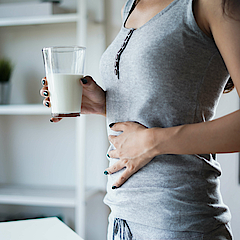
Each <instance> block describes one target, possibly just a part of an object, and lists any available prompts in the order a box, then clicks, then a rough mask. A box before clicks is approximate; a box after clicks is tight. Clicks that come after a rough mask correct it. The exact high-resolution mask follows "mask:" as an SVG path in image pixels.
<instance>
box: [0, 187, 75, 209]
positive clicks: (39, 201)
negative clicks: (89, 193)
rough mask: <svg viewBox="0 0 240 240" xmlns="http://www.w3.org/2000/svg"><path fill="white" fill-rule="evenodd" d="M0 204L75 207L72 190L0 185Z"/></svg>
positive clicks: (73, 191)
mask: <svg viewBox="0 0 240 240" xmlns="http://www.w3.org/2000/svg"><path fill="white" fill-rule="evenodd" d="M0 204H14V205H28V206H29V205H31V206H52V207H75V205H76V203H75V190H74V189H73V188H46V187H44V188H40V187H34V188H33V187H29V186H17V185H0Z"/></svg>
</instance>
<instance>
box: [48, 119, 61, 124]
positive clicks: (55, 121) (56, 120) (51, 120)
mask: <svg viewBox="0 0 240 240" xmlns="http://www.w3.org/2000/svg"><path fill="white" fill-rule="evenodd" d="M61 120H62V118H51V119H50V122H54V123H57V122H59V121H61Z"/></svg>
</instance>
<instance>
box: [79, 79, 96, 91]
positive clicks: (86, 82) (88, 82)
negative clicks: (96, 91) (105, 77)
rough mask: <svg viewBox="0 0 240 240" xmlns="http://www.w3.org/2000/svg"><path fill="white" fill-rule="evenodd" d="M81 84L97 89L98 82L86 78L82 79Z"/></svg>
mask: <svg viewBox="0 0 240 240" xmlns="http://www.w3.org/2000/svg"><path fill="white" fill-rule="evenodd" d="M80 82H81V84H82V86H83V87H87V88H89V89H91V88H95V87H96V86H95V85H96V82H95V81H94V80H93V78H92V77H90V76H85V77H83V78H81V79H80Z"/></svg>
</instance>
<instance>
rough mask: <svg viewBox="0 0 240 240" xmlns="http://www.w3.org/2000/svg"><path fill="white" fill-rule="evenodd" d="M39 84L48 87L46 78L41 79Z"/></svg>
mask: <svg viewBox="0 0 240 240" xmlns="http://www.w3.org/2000/svg"><path fill="white" fill-rule="evenodd" d="M41 83H42V85H43V86H47V85H48V83H47V78H46V77H44V78H42V80H41Z"/></svg>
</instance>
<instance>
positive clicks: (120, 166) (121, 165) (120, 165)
mask: <svg viewBox="0 0 240 240" xmlns="http://www.w3.org/2000/svg"><path fill="white" fill-rule="evenodd" d="M124 167H125V165H124V161H122V160H119V161H117V162H116V163H114V164H113V165H112V166H110V167H109V168H107V169H105V172H107V173H108V174H113V173H115V172H118V171H120V170H121V169H123V168H124Z"/></svg>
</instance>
